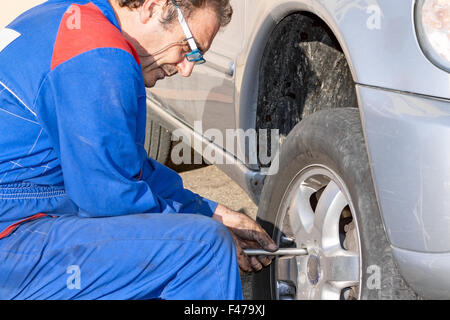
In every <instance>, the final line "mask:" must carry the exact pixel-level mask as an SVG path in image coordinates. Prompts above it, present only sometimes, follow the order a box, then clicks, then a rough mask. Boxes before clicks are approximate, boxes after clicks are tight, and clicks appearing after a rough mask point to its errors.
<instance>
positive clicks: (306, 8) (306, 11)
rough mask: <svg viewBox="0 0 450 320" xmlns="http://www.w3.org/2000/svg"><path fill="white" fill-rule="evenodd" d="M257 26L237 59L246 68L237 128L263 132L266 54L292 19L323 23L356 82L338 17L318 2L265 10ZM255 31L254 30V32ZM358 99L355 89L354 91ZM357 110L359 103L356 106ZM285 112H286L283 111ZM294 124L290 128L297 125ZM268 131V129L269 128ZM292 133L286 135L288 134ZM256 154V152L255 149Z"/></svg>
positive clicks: (239, 80) (240, 74) (239, 78)
mask: <svg viewBox="0 0 450 320" xmlns="http://www.w3.org/2000/svg"><path fill="white" fill-rule="evenodd" d="M263 10H264V12H262V13H255V15H258V14H261V16H262V17H263V18H260V19H259V20H258V21H259V22H258V23H256V24H254V25H253V26H252V27H250V29H251V30H250V34H251V36H247V39H250V41H248V44H247V47H245V48H244V51H243V54H242V55H241V56H240V57H239V59H238V64H237V65H238V66H239V65H243V66H245V67H244V68H239V67H238V70H237V74H236V85H237V88H238V90H237V97H236V101H238V102H239V105H238V106H237V109H238V110H237V115H238V117H237V123H236V125H237V127H238V128H243V129H244V130H247V129H256V130H258V129H261V128H263V127H261V125H260V124H259V123H258V114H259V112H260V94H261V88H260V84H261V77H264V74H263V72H264V70H263V68H264V61H263V59H264V53H265V52H266V48H267V46H268V45H270V43H271V41H274V38H273V37H274V31H275V30H276V28H277V27H279V26H280V25H281V24H283V22H284V21H285V20H286V18H288V17H289V16H293V15H301V16H308V17H310V18H312V19H315V21H317V23H319V24H321V25H322V26H323V27H324V30H325V29H326V32H328V33H330V35H332V37H333V38H334V40H335V41H336V44H337V45H338V46H339V50H340V51H341V52H342V54H343V57H345V61H346V63H347V65H348V70H349V73H350V75H351V78H352V80H353V82H354V83H355V82H356V81H355V74H356V73H355V70H354V66H353V64H352V61H351V59H350V55H349V54H348V51H347V46H346V43H345V41H344V37H343V35H342V34H341V33H340V31H339V28H338V26H337V22H336V19H335V17H333V16H332V14H330V12H328V11H327V10H326V8H325V7H324V6H323V5H321V4H320V3H318V2H315V3H313V4H311V3H309V4H305V3H302V2H289V3H284V2H283V3H280V4H277V5H275V6H274V7H271V8H265V9H263ZM252 29H253V31H252ZM354 92H355V97H356V89H355V90H354ZM355 107H357V101H356V105H355ZM284 111H285V110H284ZM295 124H296V123H293V125H292V126H291V128H290V129H292V128H293V127H294V126H295ZM268 129H269V128H268ZM288 133H289V132H286V133H285V134H286V135H287V134H288ZM255 151H256V152H257V150H255ZM250 169H253V170H259V166H253V167H251V168H250Z"/></svg>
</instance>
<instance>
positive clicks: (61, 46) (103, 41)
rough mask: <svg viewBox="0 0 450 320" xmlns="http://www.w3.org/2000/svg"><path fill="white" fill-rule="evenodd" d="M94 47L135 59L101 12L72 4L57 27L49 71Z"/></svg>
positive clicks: (125, 42)
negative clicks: (120, 51) (117, 51)
mask: <svg viewBox="0 0 450 320" xmlns="http://www.w3.org/2000/svg"><path fill="white" fill-rule="evenodd" d="M98 48H118V49H122V50H125V51H127V52H129V53H130V54H132V55H133V57H134V58H135V60H136V62H137V64H140V62H139V57H138V55H137V52H136V50H135V49H134V47H133V45H132V44H131V43H129V42H128V41H127V40H126V39H125V37H124V36H123V35H122V33H121V32H120V30H119V29H117V28H116V27H115V26H114V25H113V24H112V23H111V22H109V20H108V19H107V18H106V17H105V16H104V15H103V12H102V11H101V10H100V9H99V8H98V7H97V6H95V5H94V4H93V3H88V4H85V5H76V4H74V5H72V6H70V7H69V9H68V10H67V11H66V13H65V14H64V16H63V19H62V21H61V25H60V26H59V30H58V35H57V36H56V42H55V46H54V49H53V57H52V65H51V70H53V69H55V68H56V67H57V66H59V65H60V64H62V63H64V62H66V61H68V60H70V59H72V58H73V57H76V56H78V55H80V54H82V53H84V52H87V51H90V50H94V49H98Z"/></svg>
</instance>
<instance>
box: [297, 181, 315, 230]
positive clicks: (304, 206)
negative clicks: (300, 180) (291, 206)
mask: <svg viewBox="0 0 450 320" xmlns="http://www.w3.org/2000/svg"><path fill="white" fill-rule="evenodd" d="M316 191H317V190H316V189H315V188H312V187H309V186H307V185H301V186H300V192H299V195H298V197H297V208H298V209H297V212H298V215H299V217H300V220H301V223H302V225H303V228H305V230H306V232H308V233H310V232H311V230H312V228H313V224H314V211H313V209H312V208H311V203H310V198H311V196H312V194H313V193H315V192H316Z"/></svg>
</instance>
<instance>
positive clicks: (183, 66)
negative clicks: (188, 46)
mask: <svg viewBox="0 0 450 320" xmlns="http://www.w3.org/2000/svg"><path fill="white" fill-rule="evenodd" d="M194 65H195V62H190V61H188V60H187V59H184V60H183V61H182V62H180V63H179V64H178V73H179V74H180V75H182V76H183V77H189V76H190V75H191V74H192V70H193V69H194Z"/></svg>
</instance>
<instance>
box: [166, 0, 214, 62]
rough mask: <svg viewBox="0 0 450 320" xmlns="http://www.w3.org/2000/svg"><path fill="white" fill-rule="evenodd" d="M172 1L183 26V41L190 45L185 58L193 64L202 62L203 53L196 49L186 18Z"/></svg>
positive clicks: (203, 59)
mask: <svg viewBox="0 0 450 320" xmlns="http://www.w3.org/2000/svg"><path fill="white" fill-rule="evenodd" d="M172 3H173V4H174V5H175V7H176V8H177V11H178V21H179V22H180V25H181V28H183V31H184V35H185V36H186V39H185V41H187V42H188V44H189V46H190V47H191V52H189V53H187V54H186V59H187V61H189V62H195V64H203V63H205V62H206V60H205V58H203V54H202V53H201V51H200V50H199V49H198V47H197V44H196V43H195V40H194V37H193V36H192V33H191V30H190V29H189V26H188V25H187V23H186V19H184V16H183V13H182V12H181V9H180V8H179V7H178V5H177V4H176V3H175V1H173V0H172Z"/></svg>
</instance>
